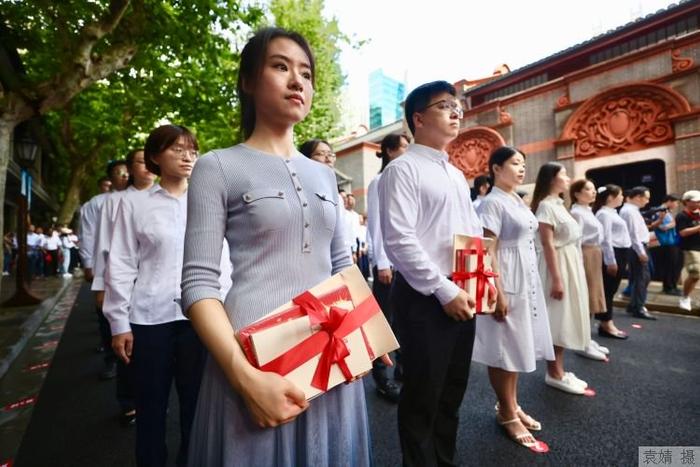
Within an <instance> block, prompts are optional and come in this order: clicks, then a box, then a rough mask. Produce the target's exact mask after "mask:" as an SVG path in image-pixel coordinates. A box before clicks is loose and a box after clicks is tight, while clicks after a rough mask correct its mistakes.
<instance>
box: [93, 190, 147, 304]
mask: <svg viewBox="0 0 700 467" xmlns="http://www.w3.org/2000/svg"><path fill="white" fill-rule="evenodd" d="M136 191H138V190H137V189H136V188H134V186H133V185H131V186H129V187H128V188H127V189H126V190H123V191H113V192H111V193H108V195H109V196H108V197H107V199H106V200H105V202H104V204H103V205H102V209H101V210H100V219H99V221H98V222H97V226H96V229H95V236H94V238H95V241H94V244H95V246H94V251H93V254H92V274H93V276H94V277H93V279H92V290H95V291H98V290H104V289H105V282H104V274H105V267H106V265H107V257H108V256H109V246H110V243H111V241H112V232H113V230H114V221H115V220H116V218H117V209H118V208H119V204H120V203H121V200H122V198H124V197H125V196H126V195H127V194H128V193H133V192H136Z"/></svg>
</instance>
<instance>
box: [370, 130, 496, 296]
mask: <svg viewBox="0 0 700 467" xmlns="http://www.w3.org/2000/svg"><path fill="white" fill-rule="evenodd" d="M379 202H380V213H379V217H380V219H381V228H382V233H383V237H384V248H385V250H386V253H387V256H388V257H389V260H390V261H391V262H392V263H394V267H395V268H396V269H397V270H398V271H399V272H400V273H401V275H402V276H403V277H404V278H405V279H406V281H407V282H408V283H409V284H410V285H411V287H413V288H414V289H415V290H417V291H418V292H420V293H422V294H423V295H431V294H434V295H435V297H436V298H437V299H438V300H439V301H440V303H441V304H443V305H444V304H446V303H449V302H450V301H452V300H453V299H454V298H455V297H456V296H457V294H458V293H459V287H457V285H455V284H454V283H453V282H452V281H450V280H449V279H448V278H447V277H448V276H451V275H452V272H453V269H454V265H453V264H452V251H453V247H454V235H455V234H464V235H473V236H483V228H482V226H481V221H480V220H479V217H478V216H477V214H476V211H475V210H474V207H473V206H472V202H471V198H470V196H469V185H467V180H466V179H465V178H464V174H462V172H460V171H459V170H458V169H457V168H456V167H454V166H453V165H452V164H450V163H449V161H448V156H447V153H445V152H444V151H437V150H435V149H433V148H429V147H427V146H423V145H420V144H411V145H410V146H409V147H408V150H407V151H406V153H405V154H404V155H403V156H401V157H399V158H398V159H395V160H394V161H392V162H391V163H390V164H389V165H388V166H387V167H386V168H385V169H384V172H383V174H382V181H381V183H380V184H379Z"/></svg>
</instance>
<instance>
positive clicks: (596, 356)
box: [576, 341, 606, 361]
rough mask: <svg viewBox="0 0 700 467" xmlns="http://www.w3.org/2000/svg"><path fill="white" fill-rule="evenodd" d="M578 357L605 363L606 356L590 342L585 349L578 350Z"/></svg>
mask: <svg viewBox="0 0 700 467" xmlns="http://www.w3.org/2000/svg"><path fill="white" fill-rule="evenodd" d="M576 354H577V355H580V356H582V357H586V358H590V359H591V360H598V361H605V358H606V357H605V354H604V353H603V352H601V351H600V350H598V348H597V347H596V346H595V345H594V344H593V341H590V342H589V343H588V345H587V346H586V348H585V349H583V350H577V351H576Z"/></svg>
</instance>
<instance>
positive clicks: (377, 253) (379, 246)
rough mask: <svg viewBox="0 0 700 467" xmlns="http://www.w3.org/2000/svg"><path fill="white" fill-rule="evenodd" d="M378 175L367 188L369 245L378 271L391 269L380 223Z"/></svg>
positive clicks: (379, 177) (372, 259)
mask: <svg viewBox="0 0 700 467" xmlns="http://www.w3.org/2000/svg"><path fill="white" fill-rule="evenodd" d="M381 177H382V174H379V175H377V176H376V177H374V179H373V180H372V181H371V182H370V183H369V186H368V187H367V244H368V245H371V250H370V258H369V259H370V261H371V262H372V264H373V265H374V266H376V267H377V269H389V268H390V267H391V261H389V258H388V257H387V255H386V251H385V250H384V241H383V240H382V226H381V223H380V222H379V180H380V179H381Z"/></svg>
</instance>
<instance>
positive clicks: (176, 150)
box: [170, 146, 199, 159]
mask: <svg viewBox="0 0 700 467" xmlns="http://www.w3.org/2000/svg"><path fill="white" fill-rule="evenodd" d="M170 151H171V152H172V153H173V154H175V155H176V156H177V157H184V156H188V157H192V158H193V159H196V158H197V157H199V152H198V151H197V150H196V149H185V148H183V147H181V146H175V147H172V148H170Z"/></svg>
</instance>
